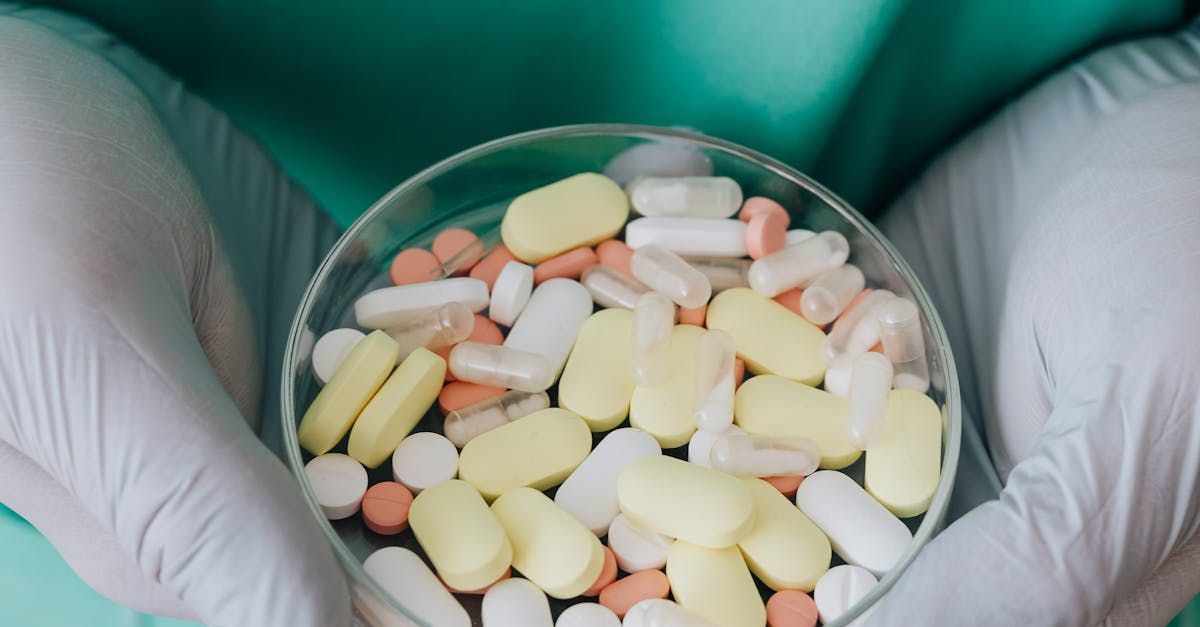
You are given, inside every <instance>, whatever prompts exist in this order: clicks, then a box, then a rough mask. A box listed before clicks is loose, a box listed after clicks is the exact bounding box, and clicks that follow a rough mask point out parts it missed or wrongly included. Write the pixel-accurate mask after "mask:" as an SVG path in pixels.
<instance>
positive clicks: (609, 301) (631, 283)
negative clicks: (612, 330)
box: [579, 264, 646, 309]
mask: <svg viewBox="0 0 1200 627" xmlns="http://www.w3.org/2000/svg"><path fill="white" fill-rule="evenodd" d="M579 282H580V283H582V284H583V287H585V288H587V291H588V294H591V295H592V300H593V301H595V302H596V304H597V305H600V306H601V307H619V308H621V309H633V308H634V306H635V305H637V300H638V298H639V297H640V296H641V295H642V294H645V293H646V286H645V285H642V284H641V283H638V282H637V281H635V280H633V279H631V278H629V277H627V276H625V275H624V274H621V272H619V271H617V270H614V269H612V268H610V267H609V266H606V265H602V264H596V265H594V266H591V267H589V268H588V269H587V270H584V271H583V276H582V277H581V278H580V279H579Z"/></svg>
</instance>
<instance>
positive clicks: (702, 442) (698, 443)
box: [688, 425, 745, 468]
mask: <svg viewBox="0 0 1200 627" xmlns="http://www.w3.org/2000/svg"><path fill="white" fill-rule="evenodd" d="M724 433H745V431H743V430H742V428H741V427H739V426H737V425H729V428H728V429H726V430H724V431H722V432H721V433H713V432H711V431H696V433H694V434H692V439H691V440H689V441H688V461H689V462H691V463H693V464H696V465H697V466H703V467H705V468H712V463H711V462H710V461H709V456H710V455H711V454H712V447H713V444H716V442H717V438H719V437H721V435H722V434H724Z"/></svg>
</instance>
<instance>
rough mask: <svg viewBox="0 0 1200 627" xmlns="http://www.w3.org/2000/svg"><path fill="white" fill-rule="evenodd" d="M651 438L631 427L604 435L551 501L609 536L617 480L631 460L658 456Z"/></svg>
mask: <svg viewBox="0 0 1200 627" xmlns="http://www.w3.org/2000/svg"><path fill="white" fill-rule="evenodd" d="M661 454H662V448H660V447H659V445H658V440H655V439H654V436H652V435H650V434H649V433H646V432H645V431H642V430H641V429H634V428H633V427H626V428H623V429H617V430H615V431H613V432H611V433H609V434H608V435H606V436H604V439H603V440H600V443H599V444H597V445H596V448H594V449H592V452H591V454H590V455H588V456H587V459H585V460H583V463H582V464H580V465H579V467H578V468H576V469H575V471H574V472H572V473H571V476H569V477H567V480H566V481H564V482H563V484H562V485H560V486H559V487H558V492H556V493H555V494H554V502H555V503H557V504H558V506H559V507H561V508H563V509H565V510H567V512H568V513H570V514H571V515H572V516H574V517H575V518H576V519H577V520H579V522H581V523H583V525H584V526H585V527H587V528H588V529H591V530H592V533H594V534H596V535H597V536H603V535H605V534H607V533H608V526H609V525H610V524H612V521H613V519H615V518H616V517H617V514H620V513H621V507H620V505H618V504H617V477H619V476H620V475H621V471H622V470H625V467H626V466H628V465H629V464H630V463H632V462H633V461H634V460H637V459H641V458H642V457H649V456H651V455H661Z"/></svg>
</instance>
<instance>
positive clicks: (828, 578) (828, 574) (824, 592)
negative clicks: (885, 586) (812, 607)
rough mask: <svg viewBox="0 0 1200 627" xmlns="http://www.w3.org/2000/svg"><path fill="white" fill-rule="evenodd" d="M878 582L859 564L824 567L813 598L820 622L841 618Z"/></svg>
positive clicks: (863, 616)
mask: <svg viewBox="0 0 1200 627" xmlns="http://www.w3.org/2000/svg"><path fill="white" fill-rule="evenodd" d="M878 583H879V582H878V580H876V579H875V575H872V574H871V571H869V570H867V569H865V568H861V567H859V566H852V565H850V564H842V565H841V566H834V567H833V568H830V569H829V570H827V571H825V574H824V575H821V578H820V579H818V580H817V587H816V588H815V589H814V590H813V602H815V603H816V605H817V613H818V614H820V615H821V622H822V623H824V624H826V625H828V624H830V623H832V622H833V621H835V620H837V619H838V618H841V616H842V615H843V614H845V613H846V612H848V611H849V610H850V609H851V608H853V607H854V606H855V605H856V604H857V603H858V602H859V601H861V600H862V599H863V597H865V596H867V594H868V593H870V592H871V589H872V588H874V587H875V585H876V584H878ZM865 617H866V613H863V614H860V615H859V618H858V619H857V620H855V621H854V623H853V624H854V625H858V624H859V623H860V622H862V619H863V618H865Z"/></svg>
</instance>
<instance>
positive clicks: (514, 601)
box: [479, 577, 554, 627]
mask: <svg viewBox="0 0 1200 627" xmlns="http://www.w3.org/2000/svg"><path fill="white" fill-rule="evenodd" d="M479 613H480V617H481V618H482V619H483V627H554V618H552V617H551V616H550V601H549V600H548V599H546V593H545V592H542V591H541V590H540V589H539V588H538V587H537V586H535V585H533V584H532V583H530V582H529V580H528V579H521V578H520V577H513V578H511V579H505V580H504V581H500V582H497V583H495V584H492V587H490V588H488V591H487V592H486V593H484V595H483V606H482V608H481V609H480V612H479Z"/></svg>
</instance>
